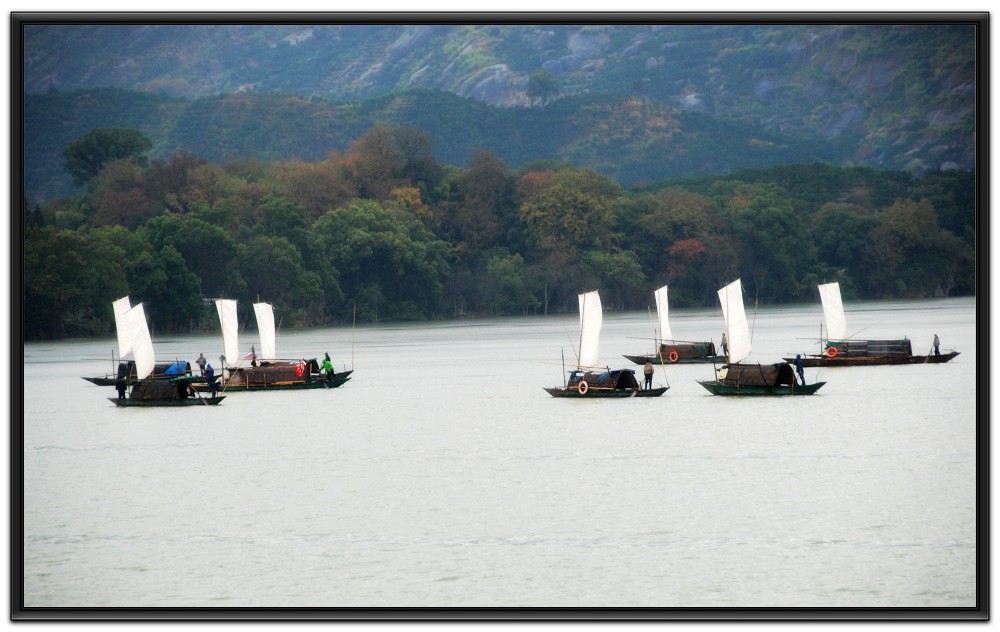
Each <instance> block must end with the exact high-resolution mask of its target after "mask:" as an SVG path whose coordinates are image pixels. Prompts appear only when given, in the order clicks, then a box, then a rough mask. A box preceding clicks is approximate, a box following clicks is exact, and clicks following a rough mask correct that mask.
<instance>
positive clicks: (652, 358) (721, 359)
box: [622, 354, 727, 365]
mask: <svg viewBox="0 0 1000 632" xmlns="http://www.w3.org/2000/svg"><path fill="white" fill-rule="evenodd" d="M622 357H624V358H625V359H627V360H628V361H630V362H634V363H636V364H646V362H652V363H653V364H657V365H658V364H660V363H661V362H662V363H663V364H708V363H717V364H725V363H726V361H727V358H726V356H702V357H699V358H677V360H675V361H673V362H671V361H670V359H669V358H662V359H661V358H659V357H657V356H656V355H653V354H650V355H643V356H635V355H626V356H622Z"/></svg>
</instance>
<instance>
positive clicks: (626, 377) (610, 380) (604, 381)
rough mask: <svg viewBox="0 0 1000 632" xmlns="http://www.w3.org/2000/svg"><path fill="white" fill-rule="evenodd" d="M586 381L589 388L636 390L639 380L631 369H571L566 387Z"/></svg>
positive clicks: (572, 386) (576, 385) (575, 385)
mask: <svg viewBox="0 0 1000 632" xmlns="http://www.w3.org/2000/svg"><path fill="white" fill-rule="evenodd" d="M584 381H585V382H587V386H589V387H590V388H614V389H628V390H637V389H638V388H639V382H638V381H637V380H636V379H635V371H633V370H632V369H617V370H614V371H572V372H571V373H570V377H569V382H568V383H567V384H566V388H577V387H578V386H579V384H580V382H584Z"/></svg>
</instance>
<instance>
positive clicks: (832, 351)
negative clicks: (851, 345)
mask: <svg viewBox="0 0 1000 632" xmlns="http://www.w3.org/2000/svg"><path fill="white" fill-rule="evenodd" d="M837 353H838V351H837V347H827V348H826V357H828V358H836V357H837Z"/></svg>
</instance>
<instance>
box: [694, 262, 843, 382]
mask: <svg viewBox="0 0 1000 632" xmlns="http://www.w3.org/2000/svg"><path fill="white" fill-rule="evenodd" d="M719 302H720V303H721V305H722V315H723V317H724V318H725V320H726V338H727V339H728V341H729V344H728V357H727V362H726V364H725V365H723V366H722V367H721V368H719V369H717V370H716V379H715V380H712V381H701V380H699V381H698V383H699V384H701V385H702V386H704V387H705V389H707V390H708V391H709V392H710V393H712V394H713V395H756V396H762V395H763V396H778V395H812V394H813V393H815V392H816V391H818V390H819V389H820V387H822V386H823V385H824V384H826V382H815V383H813V384H799V383H797V380H796V378H795V371H794V369H792V366H791V365H790V364H789V363H788V362H778V363H775V364H749V363H748V364H743V360H744V359H746V357H747V356H748V355H750V351H751V349H752V345H751V338H750V326H749V324H748V323H747V317H746V311H745V310H744V309H743V283H742V281H741V280H740V279H736V280H735V281H733V282H732V283H730V284H729V285H727V286H726V287H724V288H722V289H720V290H719Z"/></svg>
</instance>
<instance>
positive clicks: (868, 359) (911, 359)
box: [784, 351, 960, 367]
mask: <svg viewBox="0 0 1000 632" xmlns="http://www.w3.org/2000/svg"><path fill="white" fill-rule="evenodd" d="M959 353H960V352H959V351H952V352H950V353H942V354H941V355H918V356H915V355H906V356H883V357H878V356H855V357H851V356H837V357H834V358H831V357H829V356H826V355H821V356H818V355H811V356H809V357H805V358H802V366H807V367H836V366H883V365H888V364H940V363H943V362H948V361H949V360H951V359H952V358H954V357H955V356H957V355H958V354H959ZM784 359H785V361H786V362H794V361H795V358H784Z"/></svg>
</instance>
